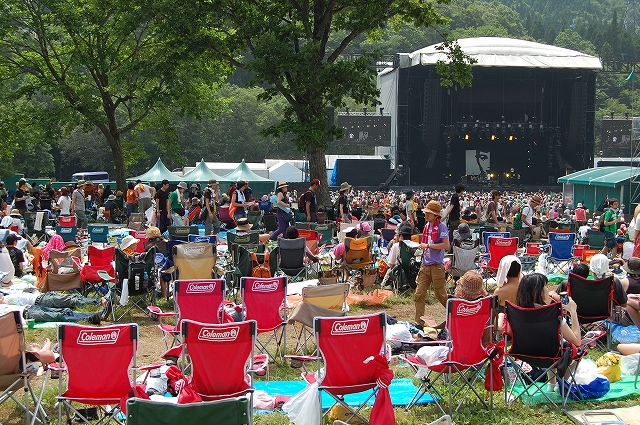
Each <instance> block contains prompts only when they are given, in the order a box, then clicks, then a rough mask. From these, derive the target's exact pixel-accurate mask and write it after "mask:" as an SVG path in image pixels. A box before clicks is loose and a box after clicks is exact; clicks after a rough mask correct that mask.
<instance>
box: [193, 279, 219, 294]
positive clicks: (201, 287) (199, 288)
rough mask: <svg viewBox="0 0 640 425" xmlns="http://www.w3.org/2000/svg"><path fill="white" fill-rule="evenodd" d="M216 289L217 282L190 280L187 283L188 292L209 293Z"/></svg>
mask: <svg viewBox="0 0 640 425" xmlns="http://www.w3.org/2000/svg"><path fill="white" fill-rule="evenodd" d="M214 289H216V284H215V283H214V282H209V283H198V282H189V285H187V294H208V293H211V292H213V291H214Z"/></svg>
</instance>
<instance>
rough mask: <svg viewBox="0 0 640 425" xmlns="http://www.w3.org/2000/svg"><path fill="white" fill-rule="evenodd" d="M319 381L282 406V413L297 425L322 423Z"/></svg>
mask: <svg viewBox="0 0 640 425" xmlns="http://www.w3.org/2000/svg"><path fill="white" fill-rule="evenodd" d="M318 385H319V384H318V381H316V382H314V383H313V384H309V385H307V387H306V388H305V389H304V390H302V391H300V392H299V393H298V394H296V395H294V396H293V397H291V398H290V399H289V400H288V401H287V402H286V403H285V404H283V405H282V411H283V412H284V413H286V414H287V416H289V420H291V422H293V423H294V424H296V425H318V424H320V423H322V410H321V408H320V402H319V400H318Z"/></svg>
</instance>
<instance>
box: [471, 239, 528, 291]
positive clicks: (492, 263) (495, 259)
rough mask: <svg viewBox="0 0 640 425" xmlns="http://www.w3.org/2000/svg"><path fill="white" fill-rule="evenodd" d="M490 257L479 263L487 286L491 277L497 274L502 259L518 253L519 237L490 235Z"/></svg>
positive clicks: (482, 259)
mask: <svg viewBox="0 0 640 425" xmlns="http://www.w3.org/2000/svg"><path fill="white" fill-rule="evenodd" d="M488 247H489V259H488V260H487V259H486V257H484V258H481V260H480V262H479V265H480V268H481V269H482V275H483V278H484V281H485V286H488V281H489V279H490V278H492V277H494V278H495V276H496V272H497V271H498V266H500V260H502V259H503V258H504V257H506V256H507V255H516V252H517V251H518V238H503V237H499V236H490V237H489V238H488Z"/></svg>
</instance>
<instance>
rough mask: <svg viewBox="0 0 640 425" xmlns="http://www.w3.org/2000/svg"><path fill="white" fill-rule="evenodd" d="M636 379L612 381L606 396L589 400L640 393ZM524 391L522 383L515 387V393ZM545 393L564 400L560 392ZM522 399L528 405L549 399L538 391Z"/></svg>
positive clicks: (624, 378) (633, 377)
mask: <svg viewBox="0 0 640 425" xmlns="http://www.w3.org/2000/svg"><path fill="white" fill-rule="evenodd" d="M634 380H635V376H624V377H623V379H621V380H620V381H617V382H614V383H612V384H611V389H610V390H609V392H608V393H606V394H605V395H604V396H602V397H600V398H594V399H590V400H589V401H591V402H595V403H597V402H599V401H611V400H619V399H622V398H627V397H630V396H632V395H634V394H640V386H638V388H637V389H636V388H633V381H634ZM545 389H546V384H545V385H544V389H543V391H544V390H545ZM533 390H535V388H534V389H533ZM533 390H529V392H533ZM522 391H523V387H522V386H521V385H516V386H515V389H514V393H515V394H520V393H521V392H522ZM545 394H547V395H548V396H549V398H550V399H551V400H553V401H554V402H555V403H561V402H562V396H561V395H560V393H550V392H546V391H545ZM521 399H522V402H523V403H524V404H528V405H536V404H541V403H546V402H547V399H546V398H545V397H544V396H543V395H542V394H540V393H536V394H535V395H533V396H531V395H528V394H523V395H522V397H521ZM572 402H574V400H571V399H569V401H568V403H572Z"/></svg>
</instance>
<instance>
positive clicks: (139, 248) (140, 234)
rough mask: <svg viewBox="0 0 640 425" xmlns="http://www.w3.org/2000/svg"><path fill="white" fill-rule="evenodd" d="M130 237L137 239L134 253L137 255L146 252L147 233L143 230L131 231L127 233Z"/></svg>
mask: <svg viewBox="0 0 640 425" xmlns="http://www.w3.org/2000/svg"><path fill="white" fill-rule="evenodd" d="M129 234H130V235H131V236H133V237H134V238H136V239H138V240H139V241H140V242H138V245H136V252H137V253H138V254H142V253H143V252H145V251H146V247H147V243H148V242H149V238H147V231H146V230H145V231H143V230H132V231H130V232H129Z"/></svg>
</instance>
